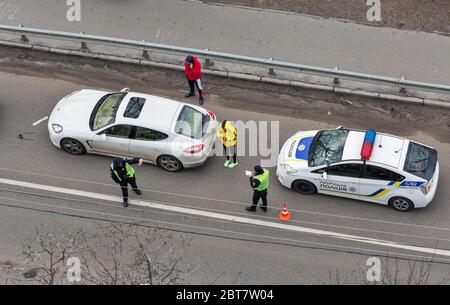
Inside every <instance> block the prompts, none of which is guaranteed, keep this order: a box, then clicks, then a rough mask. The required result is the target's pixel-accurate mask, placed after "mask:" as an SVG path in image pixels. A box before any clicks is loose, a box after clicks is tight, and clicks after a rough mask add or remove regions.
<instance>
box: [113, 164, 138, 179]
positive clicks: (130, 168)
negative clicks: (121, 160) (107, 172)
mask: <svg viewBox="0 0 450 305" xmlns="http://www.w3.org/2000/svg"><path fill="white" fill-rule="evenodd" d="M111 170H112V172H113V173H114V175H115V176H116V177H117V179H118V180H119V181H120V182H121V181H122V179H120V176H119V173H118V172H117V171H116V170H115V169H114V165H113V164H111ZM125 171H126V172H127V176H128V178H133V177H134V173H135V171H134V168H133V166H131V165H130V164H128V162H125Z"/></svg>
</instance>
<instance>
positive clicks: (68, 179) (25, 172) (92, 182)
mask: <svg viewBox="0 0 450 305" xmlns="http://www.w3.org/2000/svg"><path fill="white" fill-rule="evenodd" d="M180 92H184V91H182V90H180ZM0 170H4V171H9V172H14V173H24V174H28V175H34V176H43V177H50V178H57V179H63V180H67V181H76V182H81V183H88V184H96V185H103V186H107V187H114V188H116V186H115V185H113V184H110V183H100V182H95V181H90V180H80V179H73V178H69V177H63V176H55V175H48V174H43V173H35V172H28V171H23V170H17V169H11V168H5V167H0ZM141 190H143V191H148V192H152V193H157V194H164V195H172V196H179V197H186V198H193V199H200V200H211V201H217V202H224V203H233V204H240V205H247V204H248V203H246V202H239V201H232V200H225V199H217V198H210V197H200V196H194V195H189V194H179V193H172V192H163V191H157V190H155V189H148V188H145V189H141ZM268 209H273V208H271V207H268ZM291 211H293V212H298V213H304V214H312V215H320V216H324V217H336V218H343V219H351V220H357V221H364V222H375V223H384V224H389V225H396V226H407V227H413V228H421V229H429V230H443V231H450V228H446V227H437V226H427V225H418V224H413V223H404V222H392V221H387V220H381V219H372V218H361V217H353V216H346V215H338V214H329V213H321V212H314V211H308V210H303V209H302V210H296V209H291ZM319 225H325V224H319ZM331 226H333V225H331ZM334 227H336V226H334ZM348 229H355V230H358V229H359V228H348ZM373 232H374V231H373Z"/></svg>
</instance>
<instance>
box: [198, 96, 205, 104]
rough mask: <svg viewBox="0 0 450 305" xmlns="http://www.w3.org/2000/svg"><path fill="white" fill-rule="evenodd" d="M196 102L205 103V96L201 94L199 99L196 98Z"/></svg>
mask: <svg viewBox="0 0 450 305" xmlns="http://www.w3.org/2000/svg"><path fill="white" fill-rule="evenodd" d="M198 103H199V104H200V105H203V104H204V103H205V98H204V97H203V96H200V99H199V100H198Z"/></svg>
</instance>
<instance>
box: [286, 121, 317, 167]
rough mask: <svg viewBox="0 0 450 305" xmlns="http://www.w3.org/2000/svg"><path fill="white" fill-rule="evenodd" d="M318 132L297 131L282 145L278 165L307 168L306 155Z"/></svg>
mask: <svg viewBox="0 0 450 305" xmlns="http://www.w3.org/2000/svg"><path fill="white" fill-rule="evenodd" d="M317 132H318V130H312V131H299V132H297V133H296V134H294V135H293V136H292V137H290V138H289V139H288V140H287V141H286V142H285V143H284V145H283V148H282V150H281V154H280V163H285V164H289V165H290V166H291V167H293V168H305V167H308V155H309V149H310V147H311V143H312V141H313V139H314V137H315V135H316V134H317Z"/></svg>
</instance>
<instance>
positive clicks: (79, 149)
mask: <svg viewBox="0 0 450 305" xmlns="http://www.w3.org/2000/svg"><path fill="white" fill-rule="evenodd" d="M61 148H62V149H63V150H64V151H65V152H68V153H69V154H71V155H82V154H85V153H86V148H84V145H83V144H82V143H81V142H80V141H78V140H75V139H70V138H68V139H63V140H62V141H61Z"/></svg>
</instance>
